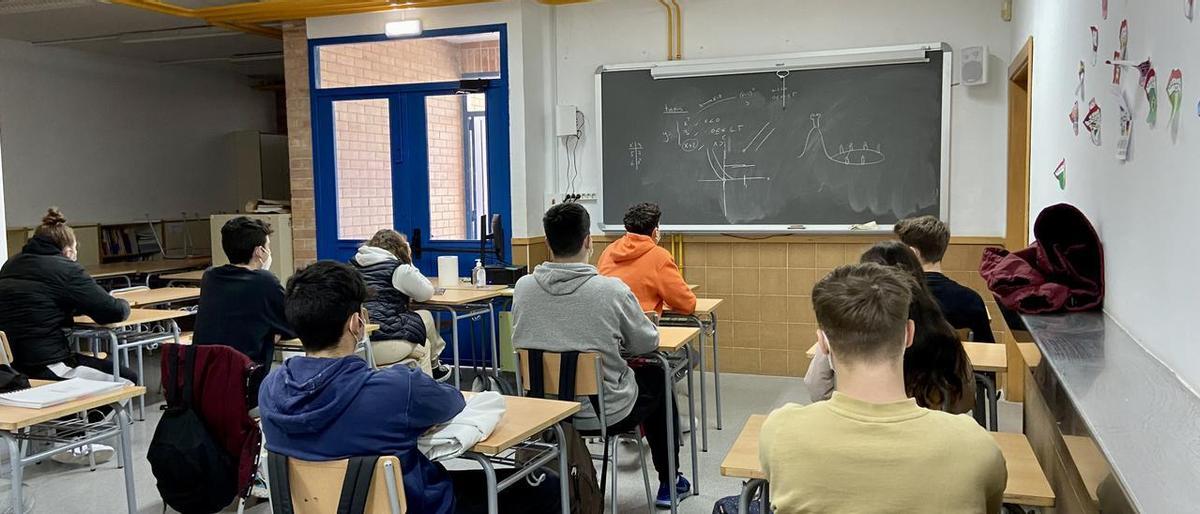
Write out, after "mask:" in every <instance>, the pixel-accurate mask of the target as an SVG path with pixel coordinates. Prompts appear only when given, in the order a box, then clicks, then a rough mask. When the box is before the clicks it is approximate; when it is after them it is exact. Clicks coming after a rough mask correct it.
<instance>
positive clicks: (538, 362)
mask: <svg viewBox="0 0 1200 514" xmlns="http://www.w3.org/2000/svg"><path fill="white" fill-rule="evenodd" d="M525 351H526V352H527V353H528V354H529V391H528V392H527V393H526V394H525V395H526V396H528V397H530V398H545V397H546V376H545V375H544V374H543V373H542V366H544V365H545V358H546V352H543V351H542V350H532V349H531V350H525ZM519 385H520V384H518V386H519Z"/></svg>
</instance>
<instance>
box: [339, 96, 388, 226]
mask: <svg viewBox="0 0 1200 514" xmlns="http://www.w3.org/2000/svg"><path fill="white" fill-rule="evenodd" d="M333 125H334V138H333V148H334V160H335V161H334V162H335V164H334V167H335V169H336V174H337V211H338V217H337V219H338V239H369V238H370V237H371V235H373V234H374V233H375V231H376V230H379V229H381V228H392V142H391V134H392V131H391V125H390V123H389V119H388V101H387V99H386V98H377V99H368V100H344V101H337V102H334V103H333Z"/></svg>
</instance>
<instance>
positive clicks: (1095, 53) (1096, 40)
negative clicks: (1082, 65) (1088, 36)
mask: <svg viewBox="0 0 1200 514" xmlns="http://www.w3.org/2000/svg"><path fill="white" fill-rule="evenodd" d="M1091 30H1092V66H1095V65H1096V60H1097V59H1098V58H1099V53H1100V29H1098V28H1096V26H1095V25H1092V29H1091Z"/></svg>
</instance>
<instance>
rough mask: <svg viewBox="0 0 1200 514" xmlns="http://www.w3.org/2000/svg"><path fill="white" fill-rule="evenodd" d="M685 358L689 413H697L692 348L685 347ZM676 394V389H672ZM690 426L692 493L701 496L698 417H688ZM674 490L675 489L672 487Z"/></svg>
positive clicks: (689, 346)
mask: <svg viewBox="0 0 1200 514" xmlns="http://www.w3.org/2000/svg"><path fill="white" fill-rule="evenodd" d="M684 348H685V351H684V352H683V353H684V356H686V357H687V388H688V413H689V414H691V413H693V412H696V392H695V389H694V388H693V387H692V346H691V345H687V346H685V347H684ZM671 391H672V392H674V391H675V389H674V388H671ZM688 426H689V427H691V429H692V430H691V432H690V436H691V439H692V493H693V494H696V495H699V494H700V459H698V458H697V454H696V452H697V446H696V416H688ZM672 489H674V487H672Z"/></svg>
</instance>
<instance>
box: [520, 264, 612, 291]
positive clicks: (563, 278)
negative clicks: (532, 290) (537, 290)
mask: <svg viewBox="0 0 1200 514" xmlns="http://www.w3.org/2000/svg"><path fill="white" fill-rule="evenodd" d="M596 275H598V272H597V271H596V267H595V266H592V265H591V264H583V263H569V264H568V263H557V262H545V263H542V264H540V265H538V267H536V268H534V269H533V279H534V280H536V281H537V284H538V286H539V287H541V288H542V290H543V291H545V292H547V293H549V294H551V295H553V296H563V295H568V294H574V293H575V291H577V290H578V289H579V288H580V287H583V285H584V284H586V283H587V281H588V280H591V279H592V278H593V277H595V276H596Z"/></svg>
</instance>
